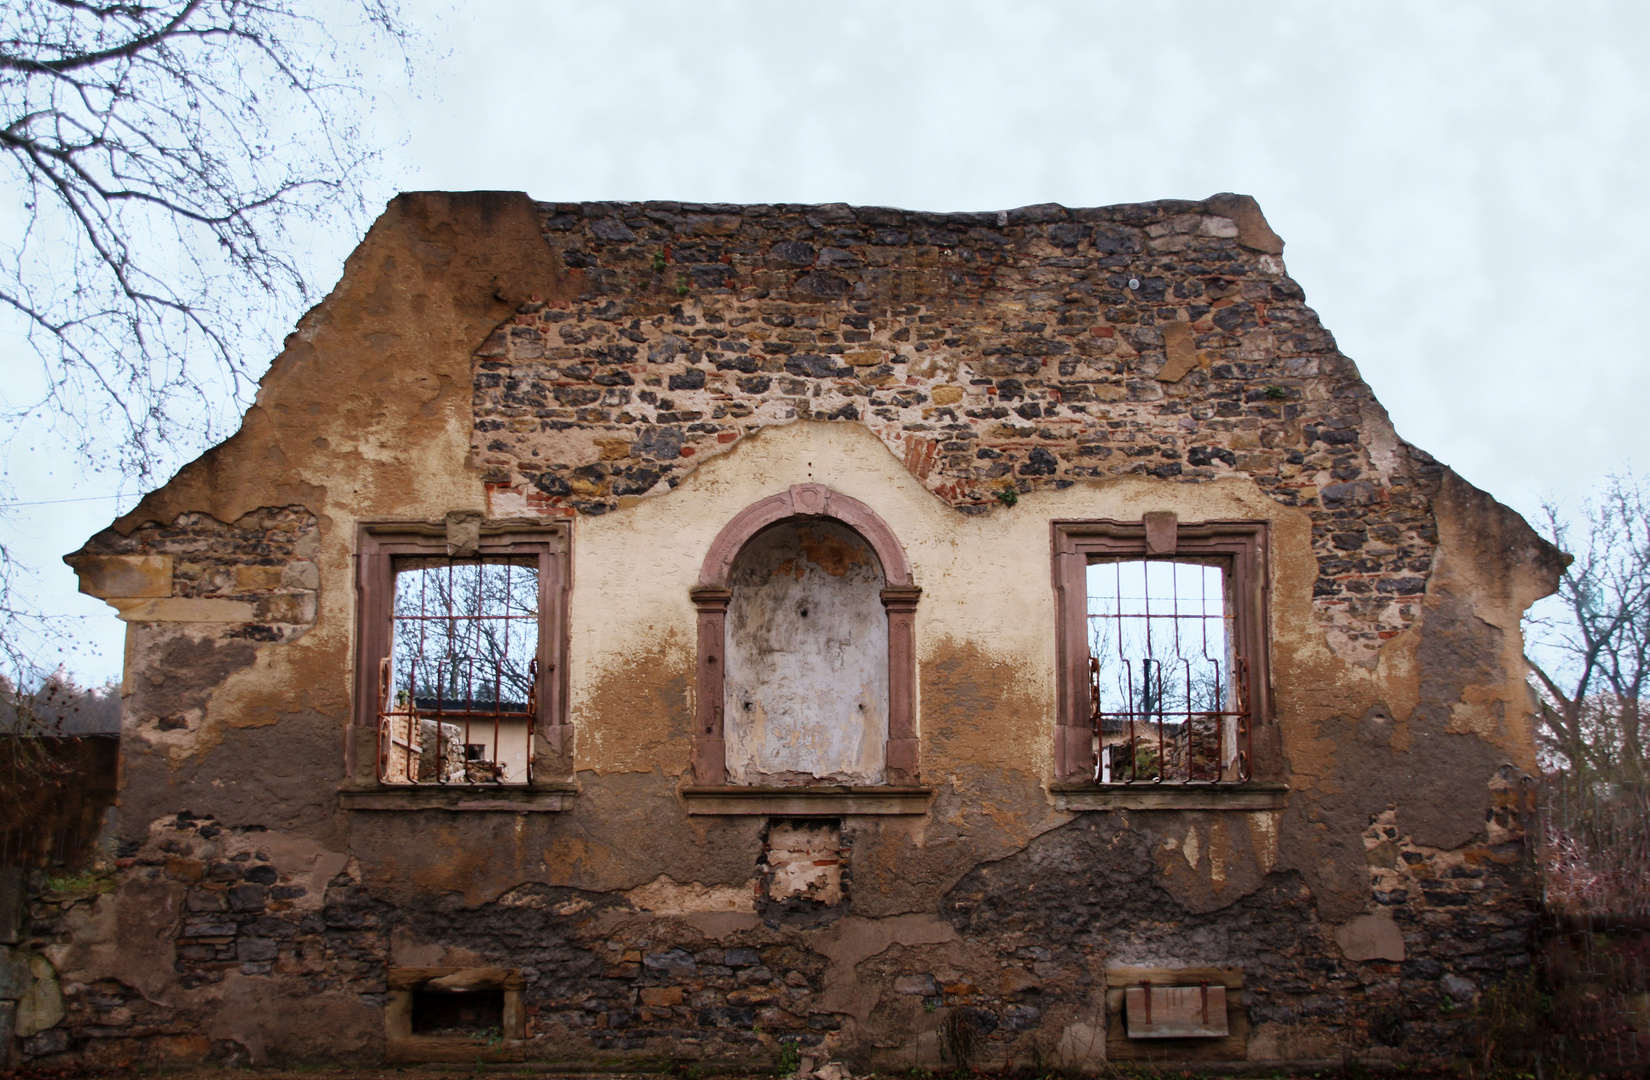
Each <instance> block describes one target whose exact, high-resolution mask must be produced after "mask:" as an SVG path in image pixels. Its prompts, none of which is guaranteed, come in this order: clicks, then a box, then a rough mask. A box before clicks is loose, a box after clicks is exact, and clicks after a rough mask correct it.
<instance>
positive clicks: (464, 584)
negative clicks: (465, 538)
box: [378, 557, 539, 784]
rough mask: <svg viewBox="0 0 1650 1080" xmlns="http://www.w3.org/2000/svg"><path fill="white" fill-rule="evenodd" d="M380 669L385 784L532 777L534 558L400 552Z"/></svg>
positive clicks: (497, 781)
mask: <svg viewBox="0 0 1650 1080" xmlns="http://www.w3.org/2000/svg"><path fill="white" fill-rule="evenodd" d="M391 639H392V640H391V647H390V655H389V656H387V657H385V658H384V660H383V661H382V663H381V664H380V665H379V671H378V775H379V779H380V780H382V781H383V782H384V783H388V784H525V783H528V782H530V781H531V780H532V762H533V752H532V751H533V746H532V736H533V721H534V717H535V716H536V715H537V712H538V650H539V575H538V569H537V563H536V561H535V560H533V559H532V558H521V557H517V558H508V557H500V558H493V559H480V560H477V559H468V560H466V559H445V558H422V557H419V558H398V559H397V560H396V561H395V602H394V608H393V613H392V615H391Z"/></svg>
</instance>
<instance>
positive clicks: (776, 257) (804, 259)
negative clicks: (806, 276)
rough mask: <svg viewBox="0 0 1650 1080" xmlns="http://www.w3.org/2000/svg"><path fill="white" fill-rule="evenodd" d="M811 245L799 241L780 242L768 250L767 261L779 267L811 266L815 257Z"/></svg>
mask: <svg viewBox="0 0 1650 1080" xmlns="http://www.w3.org/2000/svg"><path fill="white" fill-rule="evenodd" d="M816 254H817V253H816V252H815V251H814V247H813V245H812V244H804V243H803V242H802V241H800V240H781V241H780V242H779V243H777V244H775V245H774V246H773V247H771V248H769V249H768V261H769V262H772V263H777V264H779V265H780V266H812V265H813V262H814V258H815V256H816Z"/></svg>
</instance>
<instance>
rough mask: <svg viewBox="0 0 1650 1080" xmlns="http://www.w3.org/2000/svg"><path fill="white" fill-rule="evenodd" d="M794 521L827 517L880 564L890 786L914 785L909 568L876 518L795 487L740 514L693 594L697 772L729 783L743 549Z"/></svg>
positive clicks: (916, 592)
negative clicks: (733, 624)
mask: <svg viewBox="0 0 1650 1080" xmlns="http://www.w3.org/2000/svg"><path fill="white" fill-rule="evenodd" d="M794 517H829V518H834V519H836V520H837V521H840V522H842V523H843V524H844V525H846V526H848V527H849V528H851V529H853V530H854V531H855V532H857V533H859V534H860V535H861V536H863V537H864V538H865V540H866V542H867V543H869V544H870V545H871V550H872V551H874V552H876V556H877V559H878V560H879V561H880V562H881V563H882V578H883V586H884V587H883V590H882V604H883V607H884V608H886V609H887V612H888V745H887V747H886V751H885V772H886V775H887V778H888V783H889V784H913V783H916V782H917V779H918V776H919V769H918V760H917V738H916V709H915V705H916V613H917V600H918V599H919V598H920V597H921V595H922V590H921V589H920V588H918V587H917V586H916V585H915V584H913V583H912V581H911V563H910V560H908V559H907V558H906V557H905V549H904V548H903V547H901V546H900V542H899V539H898V538H897V537H895V535H894V530H892V529H890V528H889V527H888V523H887V522H885V521H883V520H882V518H881V517H880V516H879V515H878V514H877V512H876V511H875V510H872V509H871V508H870V507H869V506H867V505H865V504H864V503H862V502H860V501H859V500H858V499H855V498H851V497H849V496H847V495H844V494H842V493H841V492H840V491H832V490H831V489H830V488H828V487H826V486H825V485H824V484H793V485H792V486H791V487H790V488H789V490H786V491H783V492H780V493H779V494H777V495H770V496H768V497H767V498H766V499H762V500H760V501H758V502H754V503H752V504H751V505H750V506H747V507H745V509H743V510H741V511H739V513H737V514H735V515H734V516H733V518H732V519H731V520H730V521H729V522H728V523H727V524H726V525H724V526H723V527H722V531H721V532H719V533H718V534H717V535H716V539H715V540H713V541H711V545H710V550H709V551H708V552H707V553H706V554H705V561H704V565H703V566H702V567H701V568H700V570H699V584H698V585H696V586H695V587H694V588H693V589H692V590H691V591H690V592H691V595H692V597H693V603H694V605H695V606H696V607H697V608H698V609H699V650H698V660H697V664H696V673H695V681H694V686H695V693H694V699H695V705H694V725H693V772H694V780H695V782H696V783H697V784H700V785H718V784H723V783H726V781H727V743H726V740H725V739H724V737H723V728H722V720H723V717H722V708H723V674H722V673H723V667H724V664H723V658H724V648H725V645H726V641H727V612H728V601H729V600H731V599H732V598H733V594H732V592H731V591H730V590H729V588H728V574H729V573H730V572H731V571H732V569H733V563H734V560H735V559H737V558H738V557H739V552H740V551H741V550H742V549H743V548H744V546H745V544H746V543H747V542H749V540H750V539H751V538H752V537H753V536H755V535H756V534H757V533H759V532H761V531H762V530H763V529H766V528H767V527H768V526H770V525H773V524H776V523H778V522H780V521H784V520H786V519H787V518H794Z"/></svg>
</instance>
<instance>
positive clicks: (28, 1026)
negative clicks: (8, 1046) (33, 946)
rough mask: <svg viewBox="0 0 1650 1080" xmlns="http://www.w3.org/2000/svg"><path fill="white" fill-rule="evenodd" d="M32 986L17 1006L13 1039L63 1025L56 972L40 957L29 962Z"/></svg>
mask: <svg viewBox="0 0 1650 1080" xmlns="http://www.w3.org/2000/svg"><path fill="white" fill-rule="evenodd" d="M29 969H30V972H31V974H33V976H34V983H33V985H31V986H30V987H29V989H28V993H26V994H24V995H23V997H22V998H21V999H20V1000H19V1001H18V1002H17V1021H16V1023H17V1037H18V1038H19V1039H26V1038H28V1037H29V1036H31V1035H38V1034H39V1033H40V1032H42V1031H45V1030H46V1029H48V1028H54V1027H56V1026H57V1025H58V1024H60V1023H62V1022H63V990H62V988H61V987H59V986H58V984H57V971H56V970H55V969H54V968H53V967H52V965H51V961H49V960H47V959H46V958H45V957H44V956H34V957H30V958H29Z"/></svg>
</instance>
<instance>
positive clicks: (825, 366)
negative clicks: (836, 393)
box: [785, 353, 853, 379]
mask: <svg viewBox="0 0 1650 1080" xmlns="http://www.w3.org/2000/svg"><path fill="white" fill-rule="evenodd" d="M785 370H786V371H787V372H789V373H790V374H792V375H796V376H799V377H805V378H810V379H832V378H839V377H841V376H844V375H852V374H853V369H852V368H849V367H846V366H843V365H839V364H837V363H835V362H834V361H833V360H832V359H831V358H830V357H829V356H820V355H819V354H818V353H797V354H796V355H795V356H792V357H789V358H787V359H786V361H785Z"/></svg>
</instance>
